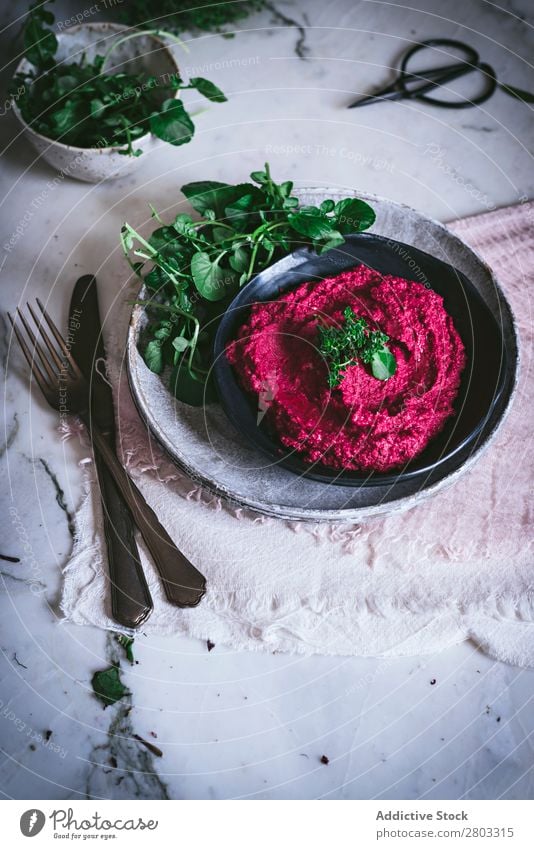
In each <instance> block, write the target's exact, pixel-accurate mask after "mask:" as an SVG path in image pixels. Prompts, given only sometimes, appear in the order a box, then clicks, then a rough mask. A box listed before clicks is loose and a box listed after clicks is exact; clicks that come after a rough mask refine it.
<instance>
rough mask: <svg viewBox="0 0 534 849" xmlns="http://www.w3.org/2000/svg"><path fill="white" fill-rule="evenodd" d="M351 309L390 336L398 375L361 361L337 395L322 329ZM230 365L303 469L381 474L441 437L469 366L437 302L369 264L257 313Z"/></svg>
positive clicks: (232, 347) (233, 347)
mask: <svg viewBox="0 0 534 849" xmlns="http://www.w3.org/2000/svg"><path fill="white" fill-rule="evenodd" d="M347 306H350V307H351V308H352V309H353V311H354V312H355V313H356V314H357V315H358V316H359V317H362V318H365V319H366V321H367V323H368V326H369V327H370V328H371V329H375V330H381V331H382V332H383V333H387V335H388V336H389V342H388V343H387V345H388V347H389V349H390V351H391V352H392V354H394V356H395V359H396V361H397V369H396V372H395V374H394V375H393V376H392V377H390V378H389V379H388V380H378V379H377V378H375V377H373V375H372V374H371V370H370V368H369V367H368V366H366V365H363V364H362V363H361V362H356V363H355V364H354V365H350V366H348V367H347V368H346V370H345V371H344V372H343V376H342V378H341V382H340V384H339V386H338V387H336V388H334V389H330V388H329V386H328V379H327V377H328V367H327V364H326V363H325V361H324V359H323V357H322V356H321V354H320V353H319V351H318V350H317V344H318V322H319V320H321V322H322V323H328V324H330V323H331V324H335V325H336V326H342V325H343V310H344V309H345V308H346V307H347ZM227 356H228V359H229V361H230V363H231V364H232V365H233V367H234V369H235V371H236V373H237V375H238V379H239V381H240V384H241V386H242V387H243V388H244V389H245V390H246V391H247V392H248V393H251V394H252V395H254V396H256V399H257V403H258V410H259V417H258V418H259V419H260V418H262V417H264V422H263V425H264V426H265V425H267V427H268V428H269V430H270V431H271V432H274V433H275V434H276V436H277V438H278V440H279V441H280V442H281V443H282V445H284V446H285V447H286V448H288V449H292V450H294V451H295V452H296V453H297V454H298V455H299V456H300V457H301V458H302V460H304V461H305V462H306V463H313V464H315V463H317V464H320V465H323V466H328V467H330V468H333V469H352V470H366V471H371V470H375V471H379V472H386V471H389V470H391V469H397V468H399V467H400V466H402V465H404V464H405V463H407V462H408V461H410V460H412V459H413V458H414V457H416V456H417V455H418V454H419V453H420V452H421V451H423V449H424V448H425V447H426V446H427V445H428V443H429V441H430V440H431V439H432V438H433V437H434V436H435V435H436V434H437V433H438V432H439V431H440V430H441V429H442V427H443V425H444V423H445V422H446V420H447V419H448V418H449V417H450V416H452V415H453V414H454V409H453V403H454V399H455V397H456V394H457V391H458V387H459V384H460V377H461V373H462V369H463V368H464V365H465V351H464V346H463V344H462V341H461V339H460V337H459V335H458V333H457V331H456V329H455V327H454V325H453V322H452V318H451V317H450V316H449V315H448V313H447V312H446V311H445V308H444V306H443V298H442V297H441V296H440V295H437V294H436V293H435V292H433V291H432V290H431V289H428V288H426V287H425V286H424V285H423V284H421V283H414V282H411V281H408V280H404V279H403V278H401V277H391V276H388V275H381V274H379V273H378V272H376V271H373V270H371V269H369V268H367V267H365V266H363V265H362V266H359V267H358V268H355V269H352V270H350V271H346V272H343V273H342V274H340V275H338V276H337V277H333V278H330V279H328V280H323V281H321V282H311V283H304V284H302V285H301V286H299V287H298V288H296V289H294V290H293V291H291V292H290V293H288V294H286V295H283V296H281V297H280V298H278V299H277V300H275V301H271V302H266V303H261V304H256V305H254V306H253V307H252V309H251V313H250V317H249V318H248V320H247V322H246V323H245V324H243V325H242V326H241V328H240V329H239V332H238V335H237V337H236V339H235V340H234V341H233V342H231V343H230V344H229V345H228V347H227Z"/></svg>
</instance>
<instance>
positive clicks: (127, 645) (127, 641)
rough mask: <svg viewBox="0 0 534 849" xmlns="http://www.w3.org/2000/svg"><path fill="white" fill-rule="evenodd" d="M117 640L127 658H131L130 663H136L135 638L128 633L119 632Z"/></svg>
mask: <svg viewBox="0 0 534 849" xmlns="http://www.w3.org/2000/svg"><path fill="white" fill-rule="evenodd" d="M117 642H118V644H119V646H121V648H123V649H124V654H125V655H126V660H129V661H130V663H132V664H133V663H134V656H133V649H132V646H133V644H134V638H133V637H128V636H126V634H117Z"/></svg>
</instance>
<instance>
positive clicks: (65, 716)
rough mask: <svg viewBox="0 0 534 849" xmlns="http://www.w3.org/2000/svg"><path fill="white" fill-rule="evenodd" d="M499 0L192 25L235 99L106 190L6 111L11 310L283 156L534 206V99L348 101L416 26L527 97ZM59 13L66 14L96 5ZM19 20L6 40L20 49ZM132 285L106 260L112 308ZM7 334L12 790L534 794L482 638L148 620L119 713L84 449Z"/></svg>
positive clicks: (527, 748)
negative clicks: (297, 635)
mask: <svg viewBox="0 0 534 849" xmlns="http://www.w3.org/2000/svg"><path fill="white" fill-rule="evenodd" d="M14 5H15V4H12V6H11V10H10V13H9V14H10V15H11V16H12V17H13V16H14V15H15V11H13V6H14ZM97 5H98V4H97ZM501 5H502V6H503V7H505V8H506V10H504V8H500V6H499V4H496V3H490V2H486V0H476V2H472V3H465V2H460V0H450V2H446V0H430V2H423V0H414V2H413V3H411V4H410V8H407V7H406V6H405V5H403V4H401V3H396V2H393V3H391V2H388V3H386V2H381V0H366V1H365V2H360V3H358V4H356V3H353V2H351V0H332V2H330V3H328V4H325V3H321V2H318V0H307V1H306V2H304V0H299V1H298V2H297V1H296V2H282V0H280V2H275V4H274V8H275V9H276V10H278V13H277V14H275V13H274V12H273V11H271V12H265V13H262V14H257V15H255V16H254V17H252V18H250V19H248V20H247V21H245V22H244V24H243V28H242V31H240V32H239V33H237V34H236V36H235V38H232V39H225V38H222V37H220V36H203V37H200V38H196V39H191V40H190V41H189V53H187V54H182V53H178V54H177V55H178V58H179V61H180V63H181V65H182V67H183V68H184V71H185V72H186V73H189V74H191V75H202V76H206V77H208V78H212V79H214V80H215V81H216V82H217V83H218V84H219V85H220V86H221V88H222V89H223V90H224V91H225V92H226V93H227V94H228V95H229V102H228V103H227V104H225V105H224V106H213V107H210V108H209V109H207V110H206V111H204V112H203V113H202V114H200V115H199V116H198V117H197V126H198V130H197V135H196V138H195V140H194V143H192V144H190V145H188V146H185V147H181V148H178V149H172V148H170V147H168V148H167V149H164V148H160V149H159V150H158V152H157V154H155V155H152V156H150V157H148V158H147V161H146V162H143V163H142V165H143V167H142V168H141V169H140V170H139V171H138V172H137V173H136V174H135V175H134V176H131V177H128V178H124V179H122V180H117V181H115V182H110V183H107V184H104V185H101V186H97V187H95V186H90V185H87V184H82V183H78V182H75V181H72V180H69V179H66V178H65V179H61V178H58V175H57V174H56V173H55V172H53V171H52V170H51V169H50V168H49V167H48V166H47V165H46V164H44V163H43V162H41V161H36V160H35V157H34V154H33V151H32V149H31V148H30V147H29V145H28V144H27V143H26V142H25V141H23V140H21V139H19V137H18V136H17V128H16V125H15V122H14V120H13V116H12V115H11V114H10V110H9V109H6V108H5V104H4V106H3V108H2V109H0V134H1V139H2V148H3V151H4V155H3V157H2V162H1V167H0V179H1V180H2V187H3V192H2V195H3V201H2V211H3V215H2V223H1V224H0V246H2V247H1V250H0V269H1V275H2V287H1V308H2V322H5V318H4V316H5V310H6V309H12V308H13V307H15V306H16V304H17V303H19V302H20V301H25V300H26V299H27V298H29V297H34V296H35V295H39V294H41V295H46V296H47V297H49V298H50V304H51V309H52V310H53V311H55V314H56V315H58V316H60V315H63V318H65V313H66V309H67V307H66V299H67V296H68V293H69V292H70V288H71V285H72V283H73V281H74V279H75V278H76V277H78V276H80V275H81V274H83V273H88V272H93V271H97V272H98V270H99V268H100V267H101V266H102V265H103V264H104V263H105V260H106V257H108V256H109V255H110V254H111V253H113V252H114V251H117V250H118V247H117V236H118V231H119V227H120V224H121V221H122V220H123V219H124V218H125V217H126V215H127V217H128V220H129V221H130V222H131V223H132V224H134V225H135V224H138V223H142V222H143V221H145V220H146V214H147V212H146V211H147V203H148V202H149V201H152V202H155V203H157V205H158V207H159V208H160V209H162V210H165V209H166V208H167V207H169V206H172V204H173V202H174V200H175V198H176V193H177V190H178V187H179V186H180V185H181V184H182V183H184V182H188V181H190V180H194V179H199V178H205V177H206V176H211V177H212V178H213V179H224V180H228V181H230V182H231V181H234V180H236V181H237V180H239V179H240V178H246V177H247V176H248V173H249V172H250V171H251V170H253V169H255V168H258V167H260V166H261V165H262V164H263V163H264V161H265V160H267V159H268V160H269V162H270V163H271V166H272V170H273V172H274V174H275V175H283V177H284V178H287V179H293V180H295V182H296V183H297V184H301V185H310V184H319V185H321V184H325V185H335V186H340V187H346V188H347V189H350V190H354V189H359V190H362V191H370V192H375V193H377V194H381V195H386V196H388V197H390V198H392V199H394V200H397V201H403V202H406V203H408V204H410V205H411V206H414V207H417V208H418V209H420V210H422V211H423V212H425V213H427V214H429V215H431V216H434V217H436V218H438V219H440V220H443V221H447V220H451V219H454V218H458V217H461V216H465V215H469V214H473V213H477V212H481V211H484V210H486V209H492V208H495V207H499V206H503V205H507V204H511V203H514V202H518V201H519V200H520V199H521V198H522V197H533V196H534V172H533V170H532V167H531V157H530V154H529V152H528V139H529V133H528V131H529V129H531V118H530V116H531V111H530V110H529V108H528V107H526V106H524V105H523V104H521V103H518V102H517V101H514V100H512V99H511V98H509V97H507V96H506V95H505V94H503V93H501V92H498V93H496V94H495V96H494V97H493V98H492V99H491V100H490V101H489V102H488V103H486V104H484V105H483V106H481V107H479V108H477V109H470V110H465V111H458V112H451V111H445V110H439V109H436V108H433V107H428V106H424V105H422V104H417V103H405V104H402V105H401V104H396V105H388V106H380V107H378V106H373V107H367V108H366V109H361V110H355V111H350V112H349V111H347V110H345V109H344V107H345V106H346V105H347V103H349V102H350V100H351V98H352V99H354V98H355V97H356V96H357V95H358V94H363V93H365V92H366V91H368V90H369V88H372V87H373V86H375V85H376V84H380V83H382V82H383V83H384V84H385V83H386V82H388V80H389V79H390V77H391V71H390V68H391V66H392V65H394V64H395V62H396V60H397V59H398V57H399V55H400V53H401V52H402V50H403V49H404V48H405V47H406V45H407V44H408V43H409V42H410V41H411V40H412V39H414V38H417V39H422V38H428V37H432V36H436V35H439V36H442V37H443V36H448V37H452V38H464V39H466V40H467V41H469V42H470V43H471V44H473V45H474V46H475V47H477V49H478V50H479V52H480V54H481V56H482V57H483V59H484V60H486V61H488V62H490V63H491V64H493V65H494V66H495V68H496V70H497V72H498V75H499V77H500V78H501V79H503V80H504V81H506V82H508V83H510V84H512V85H516V86H520V87H524V88H530V89H531V90H532V88H533V79H532V74H530V76H529V74H528V73H527V71H529V69H530V66H529V65H528V61H527V60H528V59H529V58H530V57H531V55H532V50H533V46H534V45H533V42H534V38H533V35H532V33H533V30H532V27H531V26H530V25H529V24H528V22H527V21H526V20H525V17H526V15H527V12H528V10H529V6H530V3H529V0H514V2H513V3H512V2H507V3H505V4H501ZM56 6H57V9H56V16H57V18H58V19H60V18H61V15H62V14H63V15H64V16H65V19H66V18H68V17H70V16H72V15H73V14H76V13H77V12H78V11H80V10H81V9H83V8H84V7H83V4H81V3H79V4H74V3H70V4H67V3H58V4H56ZM24 8H25V4H19V12H22V11H23V10H24ZM418 9H419V10H418ZM2 14H3V15H6V14H7V11H6V10H4V12H3V13H2ZM284 19H285V22H284ZM288 19H291V20H293V21H295V22H297V23H300V24H303V25H305V27H306V29H305V31H304V33H300V32H299V30H298V29H297V28H295V27H294V26H289V25H288ZM10 20H11V19H10ZM8 23H9V21H8V20H5V21H4V22H3V25H4V26H5V25H7V24H8ZM11 32H13V29H12V28H8V29H7V30H4V31H3V34H2V36H1V39H2V41H1V44H2V46H3V47H4V55H5V51H9V50H11V51H13V49H12V43H11V40H10V34H11ZM298 53H300V54H302V56H303V57H304V58H301V56H299V55H298ZM11 55H12V56H13V52H11ZM8 76H9V70H5V71H4V74H3V80H4V82H5V80H6V79H7V78H8ZM13 237H15V241H14V243H12V244H10V245H9V249H6V244H9V243H10V240H12V238H13ZM116 295H117V292H115V291H110V290H109V289H108V288H107V287H106V279H105V275H102V274H101V275H100V299H101V304H102V307H103V309H104V310H105V309H106V307H107V306H109V304H111V302H112V301H113V299H114V298H115V297H116ZM7 339H8V335H7V325H5V324H4V325H3V326H2V333H1V340H0V344H1V349H0V353H1V357H2V364H3V366H4V369H5V374H6V379H5V383H4V398H5V401H4V405H3V408H2V414H3V418H4V428H3V431H2V443H3V444H2V447H1V449H0V452H1V458H0V463H1V471H2V479H3V481H4V500H3V510H2V513H1V522H2V531H3V533H2V540H3V542H2V554H4V555H8V556H11V557H16V558H19V559H20V562H18V563H11V562H8V561H0V571H1V575H2V589H3V606H2V611H3V612H2V617H1V620H0V648H1V650H2V657H1V664H2V666H1V671H0V680H1V685H2V686H1V692H0V741H1V742H0V748H1V755H0V759H1V767H0V770H1V779H0V782H1V783H0V788H1V792H2V794H3V795H4V796H6V797H12V798H32V799H38V798H47V799H77V798H113V797H120V798H135V797H142V798H155V799H160V798H214V799H215V798H229V797H239V798H243V797H247V798H261V799H276V798H300V799H302V798H317V797H321V798H374V797H379V798H407V799H415V798H424V799H434V798H435V799H439V798H450V799H458V798H496V797H503V798H527V797H532V795H533V790H534V786H533V779H532V772H531V764H532V742H531V740H532V736H531V735H532V732H533V731H534V714H533V712H532V707H531V704H532V688H533V683H534V672H533V671H531V670H522V669H517V668H513V667H510V666H506V665H504V664H501V663H496V662H494V661H493V660H491V659H490V658H488V657H486V656H484V655H482V654H481V653H480V652H479V651H477V649H476V647H475V646H474V645H472V644H469V643H465V644H463V645H458V646H452V647H449V648H448V649H446V650H444V651H443V652H442V653H440V654H439V655H436V656H431V657H424V658H417V657H413V658H406V659H401V660H389V659H384V658H382V659H372V658H367V659H360V658H342V657H339V658H325V657H296V656H284V655H274V656H273V655H269V654H260V653H235V652H233V651H230V650H228V649H225V648H224V647H223V646H219V645H217V646H215V647H214V648H213V650H212V651H208V649H207V646H206V644H204V643H201V642H198V641H195V640H188V639H184V638H172V639H169V638H155V637H150V638H148V637H144V636H143V634H142V633H141V634H139V636H138V637H137V639H136V641H135V658H136V662H135V663H134V664H133V665H132V666H128V665H127V664H125V663H124V661H123V662H122V666H123V668H124V675H123V677H124V681H125V684H126V685H127V687H128V689H129V690H130V693H131V695H130V696H129V697H128V698H127V699H126V700H124V701H123V702H121V703H119V704H117V705H115V706H114V707H110V708H107V709H106V710H103V709H102V706H101V705H100V704H99V702H98V701H97V700H96V699H95V698H94V696H93V695H92V691H91V677H92V675H93V673H94V671H95V670H97V669H101V668H102V667H103V666H106V665H108V664H109V662H110V661H113V660H114V659H116V658H118V657H119V653H120V652H121V649H120V648H119V646H118V645H117V643H116V641H115V637H114V636H112V635H109V634H106V633H104V632H101V631H98V630H95V629H91V628H79V627H74V626H71V625H69V624H66V623H65V622H62V621H60V620H61V616H60V612H59V606H58V604H59V595H60V587H61V570H62V567H63V566H64V564H65V562H66V559H67V556H68V554H69V551H70V548H71V545H72V538H73V534H74V533H75V526H74V520H73V517H74V513H75V509H76V506H77V504H79V501H80V498H81V496H82V475H81V470H80V468H79V466H78V462H79V460H80V458H81V456H82V454H81V449H80V447H79V446H78V445H77V443H76V441H75V440H71V441H69V442H67V443H63V442H61V441H60V440H59V439H58V436H57V433H56V430H55V424H56V420H55V417H54V415H53V414H52V413H51V412H50V411H49V410H48V409H47V408H45V407H44V406H43V404H42V402H41V401H40V399H39V398H38V397H36V396H35V394H33V395H32V396H31V397H30V393H29V387H28V383H27V378H26V376H25V374H24V372H23V370H22V367H21V361H20V360H19V359H18V358H14V357H12V355H11V352H10V350H9V349H8V344H7ZM134 735H138V736H139V737H141V738H143V739H144V740H146V741H148V742H150V743H152V744H153V745H156V746H157V747H159V749H161V752H162V756H161V757H160V756H158V755H157V754H155V753H153V752H151V751H150V750H149V749H147V748H146V746H145V745H144V744H143V743H142V742H140V741H139V740H138V739H137V738H136V737H134ZM322 756H326V758H327V759H328V763H323V762H321V758H322ZM323 760H324V759H323Z"/></svg>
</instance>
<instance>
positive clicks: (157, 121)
mask: <svg viewBox="0 0 534 849" xmlns="http://www.w3.org/2000/svg"><path fill="white" fill-rule="evenodd" d="M53 21H54V16H53V15H52V13H51V12H50V11H49V10H47V9H45V8H43V5H42V3H41V4H39V3H37V4H34V5H33V6H32V7H30V12H29V14H28V19H27V21H26V25H25V31H24V45H25V56H26V58H27V59H28V60H29V61H30V62H31V63H32V65H33V66H34V69H33V70H31V71H30V72H29V73H24V74H17V75H16V76H15V77H14V79H13V81H12V85H11V93H12V95H14V96H15V95H16V99H17V104H18V106H19V109H20V111H21V114H22V117H23V118H24V120H25V121H26V123H27V124H29V125H30V126H31V127H32V128H33V129H34V130H35V131H36V132H38V133H40V134H41V135H43V136H46V137H47V138H51V139H55V140H57V141H61V142H63V143H64V144H69V145H74V146H76V147H82V148H91V147H109V146H113V147H119V148H123V149H122V150H119V152H120V153H124V154H127V155H133V156H138V155H139V154H140V153H141V149H139V148H137V149H135V150H134V149H133V148H132V142H133V141H135V140H136V139H138V138H140V137H141V136H143V135H145V134H146V133H148V132H151V133H153V135H155V136H157V137H158V138H160V139H162V140H163V141H166V142H168V143H169V144H173V145H181V144H186V143H187V142H189V141H191V139H192V138H193V135H194V132H195V127H194V124H193V122H192V120H191V117H190V116H189V114H188V113H187V110H186V109H185V107H184V104H183V103H182V101H181V100H177V99H176V98H175V97H173V95H174V94H175V93H176V92H177V91H183V90H186V89H194V90H196V91H198V92H199V94H202V95H203V96H204V97H206V98H207V99H208V100H210V101H212V102H214V103H221V102H223V101H225V100H226V97H225V95H224V94H223V93H222V91H221V90H220V89H219V88H217V86H216V85H214V84H213V83H212V82H210V81H209V80H206V79H204V78H203V77H194V78H192V79H191V80H190V81H189V83H187V84H186V83H184V82H183V80H182V79H181V77H180V76H179V74H177V73H176V74H169V75H168V76H166V77H165V79H164V80H162V79H159V78H158V77H156V76H145V75H143V74H131V73H117V74H107V73H105V71H104V66H105V63H106V62H107V59H108V58H109V55H110V53H111V52H112V50H113V49H114V48H115V47H117V46H118V44H119V43H122V41H123V40H126V39H130V38H132V37H134V36H133V35H132V33H130V34H129V35H127V36H125V37H124V39H118V40H117V41H116V42H115V43H114V44H113V45H112V47H111V49H110V50H108V52H107V54H106V55H105V56H96V57H95V59H94V60H93V61H92V62H88V61H86V60H84V58H83V57H82V61H81V62H80V63H65V62H60V63H56V61H55V57H56V52H57V39H56V37H55V35H54V33H53V32H52V31H51V30H49V29H48V28H47V26H48V25H49V24H51V23H53ZM141 34H142V33H139V35H141Z"/></svg>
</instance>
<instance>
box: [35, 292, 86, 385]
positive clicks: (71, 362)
mask: <svg viewBox="0 0 534 849" xmlns="http://www.w3.org/2000/svg"><path fill="white" fill-rule="evenodd" d="M36 301H37V304H38V306H39V309H40V310H41V312H42V314H43V315H44V317H45V320H46V323H47V324H48V326H49V328H50V330H51V331H52V333H53V334H54V337H55V339H56V342H57V343H58V345H59V347H60V348H61V353H62V354H63V356H64V357H65V359H66V360H67V362H68V363H69V365H70V367H71V369H72V371H73V373H74V375H75V376H76V377H82V378H83V375H82V373H81V371H80V369H79V368H78V366H77V364H76V362H75V360H74V358H73V357H72V355H71V353H70V351H69V349H68V348H67V346H66V344H65V340H64V339H63V336H62V335H61V333H60V332H59V330H58V329H57V327H56V325H55V324H54V322H53V321H52V319H51V318H50V316H49V315H48V313H47V311H46V310H45V308H44V306H43V305H42V303H41V301H40V300H39V298H36Z"/></svg>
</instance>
